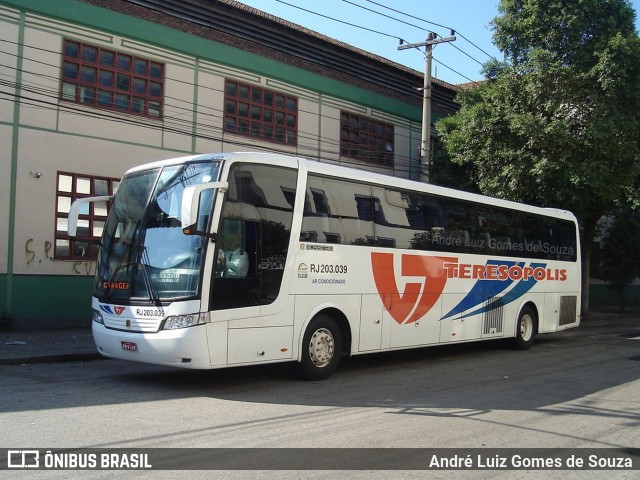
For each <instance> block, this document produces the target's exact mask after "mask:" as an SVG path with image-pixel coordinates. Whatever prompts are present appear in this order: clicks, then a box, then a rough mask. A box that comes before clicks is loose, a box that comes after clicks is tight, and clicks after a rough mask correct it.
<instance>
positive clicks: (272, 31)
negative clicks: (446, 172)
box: [0, 0, 456, 318]
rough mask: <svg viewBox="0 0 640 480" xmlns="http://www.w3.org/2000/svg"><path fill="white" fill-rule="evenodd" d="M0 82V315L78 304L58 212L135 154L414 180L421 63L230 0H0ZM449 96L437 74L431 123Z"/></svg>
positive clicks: (450, 104)
mask: <svg viewBox="0 0 640 480" xmlns="http://www.w3.org/2000/svg"><path fill="white" fill-rule="evenodd" d="M0 79H1V81H0V172H2V175H0V318H56V317H57V318H62V317H81V316H86V315H88V314H89V312H90V292H91V285H92V278H93V273H94V271H95V266H94V258H95V253H96V248H97V247H96V246H95V245H93V244H91V243H83V242H72V241H70V240H69V238H68V235H67V214H68V209H69V206H70V204H71V202H72V201H73V200H75V199H76V198H80V197H82V196H92V195H103V194H111V193H112V192H113V191H114V190H115V189H117V187H118V181H119V180H118V179H119V178H120V177H121V176H122V174H123V173H124V172H125V171H126V170H127V169H128V168H131V167H133V166H135V165H138V164H141V163H145V162H148V161H154V160H159V159H164V158H170V157H176V156H182V155H189V154H194V153H207V152H229V151H248V150H272V151H278V152H283V153H291V154H296V155H301V156H304V157H307V158H310V159H315V160H317V161H320V162H328V163H335V164H341V165H348V166H353V167H356V168H362V169H366V170H371V171H376V172H381V173H386V174H390V175H395V176H401V177H405V178H411V179H416V180H418V179H419V178H420V159H419V148H420V141H421V139H420V132H421V125H420V122H421V115H422V93H421V92H420V91H418V90H417V88H416V87H419V86H421V85H422V75H421V73H419V72H416V71H413V70H410V69H408V68H406V67H403V66H401V65H398V64H395V63H393V62H391V61H389V60H386V59H383V58H380V57H376V56H375V55H372V54H370V53H368V52H365V51H362V50H358V49H355V48H353V47H351V46H349V45H345V44H342V43H341V42H338V41H336V40H333V39H331V38H328V37H325V36H322V35H320V34H318V33H316V32H312V31H310V30H306V29H304V28H303V27H300V26H298V25H294V24H291V23H288V22H286V21H283V20H281V19H278V18H276V17H273V16H270V15H267V14H265V13H264V12H260V11H258V10H255V9H252V8H249V7H247V6H245V5H243V4H240V3H237V2H234V1H231V0H218V1H212V0H190V1H188V2H183V1H178V0H166V1H160V0H146V1H145V0H57V1H55V2H52V1H50V0H0ZM455 94H456V88H455V87H454V86H451V85H448V84H445V83H443V82H439V81H437V80H435V82H434V90H433V107H432V108H433V119H436V118H438V117H439V116H442V115H447V114H450V113H453V112H455V110H456V105H455V103H454V97H455ZM91 208H92V210H90V211H88V212H86V213H87V214H88V215H89V217H88V220H87V221H86V222H85V223H84V224H82V225H80V228H81V230H82V231H83V233H84V234H85V235H87V236H90V237H94V238H99V236H100V233H101V229H102V226H103V224H104V220H105V217H106V205H100V204H97V205H95V207H91Z"/></svg>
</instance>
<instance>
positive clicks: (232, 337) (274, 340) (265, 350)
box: [229, 327, 293, 365]
mask: <svg viewBox="0 0 640 480" xmlns="http://www.w3.org/2000/svg"><path fill="white" fill-rule="evenodd" d="M292 339H293V327H264V328H231V329H229V364H230V365H234V364H243V363H254V362H268V361H279V360H288V359H291V356H292V351H293V349H292Z"/></svg>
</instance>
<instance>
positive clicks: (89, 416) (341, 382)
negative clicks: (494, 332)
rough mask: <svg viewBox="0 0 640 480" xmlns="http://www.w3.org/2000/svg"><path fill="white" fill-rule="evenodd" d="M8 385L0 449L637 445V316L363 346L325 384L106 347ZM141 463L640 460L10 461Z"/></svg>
mask: <svg viewBox="0 0 640 480" xmlns="http://www.w3.org/2000/svg"><path fill="white" fill-rule="evenodd" d="M0 392H1V396H0V425H1V427H2V429H1V431H2V433H1V435H2V443H1V445H0V446H1V447H2V448H42V449H59V448H107V449H112V448H134V449H135V448H180V449H193V448H238V447H242V448H267V447H276V448H340V449H344V448H399V449H408V448H427V449H434V448H453V449H467V448H473V449H475V448H500V449H501V448H541V447H545V448H562V449H570V450H571V449H576V451H577V449H583V448H613V449H621V448H640V435H639V434H638V432H640V428H639V427H640V320H638V319H633V318H627V319H624V320H618V321H611V322H598V323H594V324H585V325H583V326H581V327H580V328H579V329H575V330H570V331H566V332H561V333H557V334H551V335H546V336H540V337H539V338H538V340H537V342H536V344H535V345H534V346H533V348H532V349H531V350H529V351H515V350H511V349H509V348H508V347H507V346H506V345H504V344H503V343H501V342H484V343H475V344H466V345H457V346H447V347H435V348H428V349H417V350H410V351H404V352H395V353H387V354H376V355H368V356H363V357H357V358H353V359H349V360H347V361H345V362H344V363H343V364H342V365H341V367H340V368H339V370H338V371H337V372H336V373H335V374H334V375H333V376H332V377H331V378H330V379H329V380H326V381H320V382H308V381H301V380H297V379H296V378H295V377H294V374H293V371H292V369H291V367H290V366H288V365H272V366H261V367H253V368H236V369H228V370H218V371H189V370H173V369H168V368H162V367H156V366H150V365H143V364H134V363H126V362H121V361H112V360H98V361H90V362H84V363H80V362H79V363H50V364H36V365H23V366H3V367H0ZM187 451H188V450H183V452H187ZM292 454H295V451H292ZM329 463H330V462H329ZM9 474H11V475H9ZM133 475H135V476H136V478H260V479H264V478H327V477H329V478H335V477H337V476H338V475H340V476H342V477H343V478H527V479H536V478H563V479H564V478H569V479H571V478H575V479H582V478H603V479H605V478H606V479H617V478H625V479H627V478H629V479H631V478H640V471H638V470H635V471H629V470H614V471H603V470H599V471H588V472H585V471H566V470H565V471H525V470H518V471H499V470H487V471H478V470H475V471H428V472H426V471H416V470H411V471H395V470H392V471H370V470H347V471H346V472H335V471H332V472H325V471H321V470H319V469H317V467H316V466H314V467H313V470H301V471H284V472H282V471H270V470H268V471H243V470H231V471H219V470H214V471H204V472H203V471H184V472H183V471H181V472H176V471H173V472H172V471H164V472H161V471H153V472H113V471H102V472H80V471H58V472H52V471H42V470H40V471H30V472H26V471H6V470H5V471H0V478H11V479H19V478H29V479H40V478H78V479H80V478H83V479H84V478H130V476H131V477H132V476H133Z"/></svg>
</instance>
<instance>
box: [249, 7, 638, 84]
mask: <svg viewBox="0 0 640 480" xmlns="http://www.w3.org/2000/svg"><path fill="white" fill-rule="evenodd" d="M238 1H240V2H241V3H244V4H246V5H249V6H251V7H253V8H257V9H258V10H262V11H264V12H267V13H269V14H271V15H274V16H276V17H280V18H282V19H284V20H288V21H290V22H293V23H296V24H298V25H302V26H303V27H305V28H308V29H311V30H314V31H316V32H318V33H321V34H323V35H326V36H329V37H331V38H335V39H336V40H340V41H342V42H345V43H348V44H350V45H353V46H355V47H357V48H361V49H363V50H366V51H368V52H371V53H374V54H376V55H379V56H381V57H384V58H387V59H389V60H392V61H394V62H396V63H399V64H401V65H404V66H406V67H409V68H412V69H414V70H418V71H420V72H424V70H425V59H424V48H422V49H421V51H418V49H415V48H411V49H407V50H398V45H399V40H398V39H399V38H401V39H403V40H404V41H405V43H406V44H414V43H420V42H424V41H425V40H426V38H427V33H428V32H429V31H432V32H435V33H437V34H438V35H439V36H440V37H443V38H447V37H450V36H451V31H450V30H451V29H453V30H455V32H456V33H455V36H456V40H455V41H453V42H447V43H441V44H439V45H436V46H434V47H433V65H432V71H431V73H432V75H433V76H434V77H436V78H439V79H440V80H443V81H445V82H448V83H452V84H461V83H467V82H470V81H475V80H480V79H482V74H481V70H482V64H483V63H485V62H486V61H488V60H489V59H491V58H492V57H493V58H497V59H502V54H501V52H500V51H499V50H498V49H497V48H496V47H495V46H494V45H493V41H492V36H493V32H492V30H491V21H492V20H493V19H494V18H495V17H496V16H497V15H498V4H499V3H500V1H499V0H437V1H436V0H238ZM631 3H632V5H633V7H634V9H635V10H636V12H638V11H639V9H640V0H633V1H632V2H631ZM311 12H315V13H311ZM375 12H379V13H375ZM381 14H382V15H381ZM336 20H339V21H336ZM429 22H431V23H429ZM639 25H640V23H639V22H638V21H636V29H638V30H640V28H639ZM360 27H364V28H360Z"/></svg>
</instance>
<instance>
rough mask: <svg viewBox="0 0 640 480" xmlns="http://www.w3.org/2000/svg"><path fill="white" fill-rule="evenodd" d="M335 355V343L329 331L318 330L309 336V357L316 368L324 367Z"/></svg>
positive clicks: (324, 329)
mask: <svg viewBox="0 0 640 480" xmlns="http://www.w3.org/2000/svg"><path fill="white" fill-rule="evenodd" d="M334 353H335V341H334V339H333V335H332V334H331V331H330V330H327V329H326V328H320V329H318V330H316V331H315V332H314V333H313V335H312V336H311V341H310V342H309V356H310V357H311V361H312V362H313V364H314V365H315V366H316V367H326V366H327V365H329V363H331V359H332V358H333V354H334Z"/></svg>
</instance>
